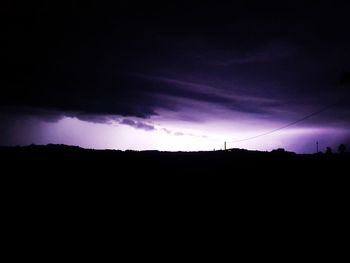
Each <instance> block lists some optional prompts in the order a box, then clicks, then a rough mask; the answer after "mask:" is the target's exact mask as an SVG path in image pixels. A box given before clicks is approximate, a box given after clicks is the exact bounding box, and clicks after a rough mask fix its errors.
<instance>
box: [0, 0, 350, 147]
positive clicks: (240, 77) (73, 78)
mask: <svg viewBox="0 0 350 263" xmlns="http://www.w3.org/2000/svg"><path fill="white" fill-rule="evenodd" d="M304 2H305V1H283V3H280V1H233V3H230V4H225V5H223V4H221V5H220V4H218V3H210V1H208V2H203V1H201V2H196V1H185V2H182V1H176V3H173V4H172V3H170V2H169V3H168V2H167V3H166V4H152V3H149V2H148V3H147V4H136V3H119V1H118V3H114V4H109V5H103V4H101V3H99V2H97V1H96V2H95V1H90V2H88V3H86V4H84V5H80V4H78V3H77V2H75V1H73V2H72V3H71V4H68V5H66V4H62V3H47V4H45V5H44V4H42V3H39V2H38V3H37V2H36V1H34V2H30V3H26V2H23V3H18V4H14V3H7V4H5V5H4V8H3V10H4V11H5V12H2V13H1V15H2V16H1V19H2V21H1V22H2V23H1V24H2V29H3V30H2V32H4V33H3V35H4V39H5V41H3V42H2V43H1V47H2V48H1V57H2V62H1V63H3V67H2V68H4V70H3V76H4V77H3V78H2V79H1V80H0V84H1V87H2V94H1V96H0V127H1V132H2V133H1V138H0V145H17V144H18V145H27V144H31V143H35V144H47V143H64V144H70V145H79V146H83V147H88V148H98V149H101V148H109V149H135V150H136V149H137V150H149V149H156V150H171V151H177V150H184V151H187V150H212V149H214V148H215V149H220V148H223V144H224V141H227V142H228V144H227V146H228V147H229V148H247V149H254V150H255V149H256V150H272V149H275V148H285V149H287V150H290V151H296V152H299V153H302V152H308V153H311V152H314V151H315V149H316V146H315V145H316V141H318V142H319V145H320V150H324V149H325V147H327V146H331V147H333V148H334V149H336V148H337V146H338V145H339V144H340V143H345V144H348V146H349V147H348V148H350V106H349V105H350V104H349V100H350V87H349V82H350V80H349V79H350V77H349V72H350V50H349V47H350V34H347V33H346V32H347V31H348V29H349V26H350V25H349V21H348V20H349V19H348V10H349V4H348V3H344V2H340V1H339V2H338V1H332V3H330V2H329V1H327V2H323V1H318V2H317V3H304ZM316 112H318V113H317V114H315V115H314V116H311V117H310V118H306V119H305V120H303V121H300V122H298V123H295V125H291V126H289V127H286V128H284V129H281V130H279V131H276V132H274V133H271V134H268V135H266V136H261V137H258V138H255V139H251V140H245V141H241V142H237V141H240V140H244V139H246V138H250V137H255V136H258V135H261V134H265V133H268V132H269V131H272V130H275V129H278V128H280V127H284V126H286V125H287V126H288V124H291V123H293V122H296V121H298V120H301V119H303V118H304V117H306V116H309V115H310V114H313V113H316Z"/></svg>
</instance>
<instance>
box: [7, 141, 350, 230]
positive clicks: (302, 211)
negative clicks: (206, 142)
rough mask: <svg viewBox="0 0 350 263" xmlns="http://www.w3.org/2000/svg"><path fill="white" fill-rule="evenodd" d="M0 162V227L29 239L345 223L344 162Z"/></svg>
mask: <svg viewBox="0 0 350 263" xmlns="http://www.w3.org/2000/svg"><path fill="white" fill-rule="evenodd" d="M0 157H1V175H0V178H1V179H0V180H1V182H0V185H1V187H2V196H3V201H4V202H3V210H2V211H5V214H6V220H7V221H6V222H7V223H6V224H7V225H14V226H15V227H14V228H13V229H17V230H18V231H19V232H21V233H26V235H27V236H35V235H36V232H35V230H36V229H44V230H45V229H47V228H50V229H55V231H56V232H55V236H56V235H60V233H65V234H64V235H69V234H70V233H71V232H72V231H74V232H75V231H77V230H76V229H77V227H78V229H79V230H78V231H79V235H81V236H82V237H84V236H85V235H87V233H88V232H89V231H87V229H88V230H89V229H91V226H94V224H96V222H98V227H99V228H100V227H102V229H104V230H103V231H105V232H106V233H109V231H110V228H111V227H117V228H123V227H124V226H128V227H129V228H127V229H134V230H135V231H145V229H150V230H152V229H153V228H149V226H152V225H153V226H154V225H158V226H159V224H164V225H166V224H169V225H167V226H164V227H167V229H168V228H171V229H173V230H174V231H175V232H177V231H179V229H180V228H182V229H185V228H184V227H186V228H190V229H192V228H193V227H192V225H198V226H200V225H201V224H200V222H201V221H202V220H203V219H205V220H206V221H205V222H206V223H205V226H202V227H199V228H198V234H200V233H202V235H203V233H204V232H205V231H206V229H208V225H210V224H211V228H215V229H217V227H219V229H220V227H221V225H223V226H225V227H223V229H221V230H220V232H223V233H224V231H226V230H227V229H226V227H228V226H231V225H232V226H233V225H235V226H236V227H238V228H239V227H240V226H246V227H248V228H249V229H251V228H252V227H253V229H260V230H261V229H265V226H266V225H269V226H273V227H277V229H280V227H284V229H287V230H288V231H289V232H290V233H293V232H295V231H296V232H295V233H298V231H299V232H300V229H303V228H305V220H306V218H307V217H310V218H311V219H310V220H311V221H310V225H315V231H314V232H313V233H314V234H315V235H318V234H319V229H320V227H321V226H319V225H317V222H319V219H320V218H323V219H325V218H327V220H329V219H331V218H333V219H337V218H340V219H341V218H346V217H344V215H343V213H346V211H347V210H346V207H347V206H346V202H347V200H348V188H349V183H348V177H349V175H348V173H347V170H348V168H349V163H350V162H349V160H350V156H349V155H348V154H347V155H335V154H334V155H325V154H319V155H298V154H294V153H290V152H284V151H281V150H277V151H273V152H270V153H269V152H256V151H247V150H239V149H231V150H229V151H216V152H159V151H144V152H138V151H113V150H89V149H82V148H79V147H72V146H64V145H48V146H28V147H2V148H0ZM192 217H193V218H194V219H193V220H192V221H191V218H192ZM75 218H77V219H75ZM300 218H301V219H302V220H301V219H300ZM286 219H287V220H286ZM74 220H76V221H74ZM87 220H88V221H87ZM237 220H238V222H237ZM336 221H337V222H339V220H338V219H337V220H336ZM84 222H89V223H88V225H87V223H84ZM167 222H172V223H167ZM179 222H181V223H180V224H179ZM284 222H288V224H287V225H284V224H286V223H284ZM315 222H316V223H315ZM327 222H328V221H327ZM323 225H324V224H322V227H323ZM334 225H335V226H336V224H334ZM33 226H35V227H33ZM79 226H81V227H80V228H79ZM95 227H96V226H95ZM301 227H303V228H301ZM203 229H205V231H204V230H203ZM266 229H267V230H268V229H270V228H266ZM298 229H299V230H298ZM307 229H308V231H310V227H308V226H307ZM267 230H266V231H267ZM31 231H34V232H31ZM67 231H68V232H69V233H67ZM203 231H204V232H203ZM284 231H286V230H284ZM312 231H313V230H312ZM317 233H318V234H317ZM266 235H268V233H265V234H264V235H263V236H264V237H265V236H266ZM149 236H152V233H148V234H147V235H146V237H149Z"/></svg>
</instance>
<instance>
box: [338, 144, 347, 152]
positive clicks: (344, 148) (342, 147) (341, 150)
mask: <svg viewBox="0 0 350 263" xmlns="http://www.w3.org/2000/svg"><path fill="white" fill-rule="evenodd" d="M345 150H346V146H345V144H343V143H342V144H340V145H339V147H338V151H339V153H341V154H343V153H345Z"/></svg>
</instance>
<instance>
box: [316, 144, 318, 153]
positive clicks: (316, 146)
mask: <svg viewBox="0 0 350 263" xmlns="http://www.w3.org/2000/svg"><path fill="white" fill-rule="evenodd" d="M316 153H318V142H316Z"/></svg>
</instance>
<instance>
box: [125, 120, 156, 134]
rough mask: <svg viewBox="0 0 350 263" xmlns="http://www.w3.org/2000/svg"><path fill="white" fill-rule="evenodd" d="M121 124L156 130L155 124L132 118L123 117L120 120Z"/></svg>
mask: <svg viewBox="0 0 350 263" xmlns="http://www.w3.org/2000/svg"><path fill="white" fill-rule="evenodd" d="M119 123H120V124H125V125H129V126H131V127H133V128H135V129H140V130H145V131H153V130H155V128H154V126H153V125H151V124H147V123H144V122H141V121H135V120H131V119H123V120H121V121H120V122H119Z"/></svg>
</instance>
